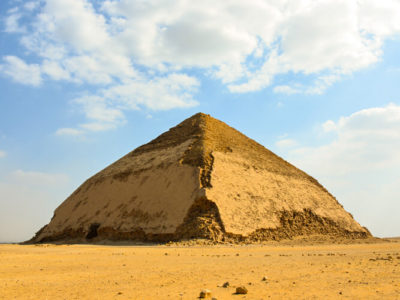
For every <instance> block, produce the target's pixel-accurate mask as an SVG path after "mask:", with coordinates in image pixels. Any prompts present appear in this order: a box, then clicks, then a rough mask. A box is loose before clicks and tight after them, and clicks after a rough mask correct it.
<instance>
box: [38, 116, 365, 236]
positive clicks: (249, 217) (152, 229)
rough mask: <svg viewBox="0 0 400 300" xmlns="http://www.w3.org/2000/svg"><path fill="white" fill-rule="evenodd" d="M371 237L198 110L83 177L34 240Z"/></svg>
mask: <svg viewBox="0 0 400 300" xmlns="http://www.w3.org/2000/svg"><path fill="white" fill-rule="evenodd" d="M311 235H330V236H332V235H333V236H340V237H346V238H366V237H370V236H371V234H370V233H369V231H368V230H367V229H366V228H364V227H362V226H360V225H359V224H358V223H357V222H356V221H355V220H354V219H353V217H352V216H351V214H349V213H348V212H346V211H345V210H344V208H343V207H342V206H341V205H340V204H339V203H338V201H337V200H336V199H335V198H334V197H333V196H332V195H331V194H330V193H329V192H328V191H327V190H326V189H325V188H324V187H323V186H322V185H320V184H319V183H318V182H317V181H316V180H315V179H314V178H312V177H311V176H309V175H307V174H306V173H304V172H303V171H301V170H299V169H297V168H296V167H294V166H293V165H291V164H290V163H288V162H286V161H285V160H283V159H282V158H280V157H279V156H277V155H275V154H274V153H272V152H271V151H269V150H268V149H266V148H265V147H263V146H262V145H260V144H258V143H257V142H255V141H254V140H252V139H250V138H248V137H246V136H245V135H243V134H242V133H240V132H239V131H237V130H235V129H233V128H232V127H230V126H228V125H227V124H225V123H223V122H221V121H219V120H217V119H214V118H212V117H211V116H209V115H205V114H203V113H198V114H196V115H194V116H192V117H190V118H188V119H186V120H184V121H183V122H182V123H180V124H178V125H177V126H175V127H173V128H171V129H170V130H169V131H167V132H165V133H163V134H161V135H160V136H159V137H157V138H156V139H154V140H152V141H151V142H149V143H148V144H145V145H143V146H140V147H138V148H136V149H135V150H133V151H132V152H130V153H128V154H127V155H125V156H124V157H122V158H121V159H119V160H117V161H116V162H114V163H113V164H111V165H109V166H108V167H106V168H105V169H103V170H102V171H100V172H99V173H97V174H95V175H94V176H93V177H91V178H89V179H88V180H87V181H85V182H84V183H83V184H82V185H81V186H80V187H79V188H78V189H77V190H76V191H74V192H73V193H72V195H71V196H69V197H68V198H67V199H66V200H65V201H64V202H63V203H62V204H61V205H60V206H59V207H58V208H57V209H56V210H55V212H54V216H53V218H52V219H51V221H50V223H49V224H48V225H46V226H44V227H43V228H42V229H41V230H39V231H38V232H37V233H36V235H35V236H34V237H33V238H32V239H31V242H55V241H59V242H66V243H68V242H88V241H89V242H99V241H120V240H129V241H150V242H166V241H173V240H185V239H195V238H205V239H210V240H213V241H233V242H235V241H249V242H254V241H263V240H279V239H284V238H293V237H296V236H311Z"/></svg>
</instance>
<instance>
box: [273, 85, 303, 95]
mask: <svg viewBox="0 0 400 300" xmlns="http://www.w3.org/2000/svg"><path fill="white" fill-rule="evenodd" d="M300 92H301V91H300V90H299V89H298V88H295V87H293V86H289V85H277V86H275V87H274V93H277V94H286V95H292V94H298V93H300Z"/></svg>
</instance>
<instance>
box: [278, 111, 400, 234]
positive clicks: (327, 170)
mask: <svg viewBox="0 0 400 300" xmlns="http://www.w3.org/2000/svg"><path fill="white" fill-rule="evenodd" d="M321 127H322V129H323V131H324V132H329V134H331V135H332V134H334V136H333V139H332V140H331V141H330V142H329V143H326V144H324V145H320V146H316V147H300V146H298V147H296V148H295V149H290V150H288V151H287V153H286V155H284V156H285V157H286V158H287V159H288V160H289V161H291V162H293V163H294V164H295V165H296V166H298V167H300V168H301V169H303V170H305V171H306V172H308V173H309V174H311V175H312V176H315V177H316V178H317V179H318V180H320V181H321V182H322V183H323V184H324V185H325V186H326V187H327V188H328V190H330V191H331V192H332V193H333V194H334V195H335V196H337V197H338V200H339V201H340V202H341V203H343V204H344V206H345V207H346V208H348V209H349V210H350V211H351V212H352V213H353V214H354V215H355V216H356V219H358V220H359V221H360V222H361V223H362V224H364V225H367V227H370V229H371V230H372V231H373V233H375V234H378V235H381V236H385V235H386V236H387V235H394V234H397V235H398V234H399V232H398V231H397V232H396V228H400V223H399V221H398V217H397V211H399V210H400V204H399V202H398V199H399V197H400V192H399V189H398V186H399V185H398V184H399V178H400V175H399V174H400V173H399V170H400V154H399V149H400V106H399V105H396V104H389V105H387V106H386V107H375V108H369V109H364V110H360V111H358V112H355V113H353V114H351V115H349V116H344V117H341V118H340V119H339V120H338V121H332V120H330V121H327V122H325V123H324V124H323V125H322V126H321ZM377 214H381V215H380V216H379V215H377Z"/></svg>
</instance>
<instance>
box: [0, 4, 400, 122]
mask: <svg viewBox="0 0 400 300" xmlns="http://www.w3.org/2000/svg"><path fill="white" fill-rule="evenodd" d="M34 3H36V4H34ZM24 15H26V16H29V17H30V19H31V20H33V21H32V22H30V23H29V24H27V25H26V28H25V30H27V32H26V33H23V32H22V31H21V30H17V28H20V25H19V19H21V18H22V17H23V16H24ZM398 15H400V4H399V2H398V1H394V0H382V1H373V0H361V1H355V0H353V1H347V0H324V1H314V0H307V1H301V2H299V1H289V0H287V1H272V0H271V1H269V0H264V1H262V0H260V1H247V2H244V1H239V0H227V1H223V2H218V3H216V2H215V1H211V0H204V1H200V2H193V1H189V0H180V1H175V0H165V1H161V2H160V1H155V0H150V1H145V2H143V1H136V0H133V1H130V0H118V1H117V0H107V1H104V2H102V3H101V4H100V5H96V6H95V5H93V4H92V2H90V1H89V0H76V1H69V0H46V1H43V2H42V3H41V5H37V2H32V3H31V2H28V3H26V4H25V5H24V7H23V8H21V9H18V8H17V9H14V10H12V11H9V12H8V15H7V18H9V23H8V24H9V25H6V28H8V29H9V30H8V32H10V33H17V31H18V34H20V35H21V38H20V42H21V45H22V46H23V47H24V48H25V50H27V51H29V53H30V54H32V55H33V56H36V61H35V62H34V63H25V62H24V61H23V60H22V59H21V58H17V57H15V56H6V57H5V58H3V60H5V61H6V60H9V58H10V57H13V58H12V60H13V61H12V62H9V63H7V62H6V64H3V65H2V66H1V69H0V72H2V73H3V74H5V75H7V76H10V77H11V78H13V79H14V80H16V81H18V82H21V83H25V84H31V85H39V84H40V83H41V81H42V80H58V81H60V80H64V81H69V82H73V83H75V84H80V85H85V86H86V85H89V86H90V89H89V88H88V90H91V91H93V90H94V89H93V88H95V89H97V90H95V92H92V95H91V96H93V97H92V98H90V99H94V100H93V101H94V102H95V103H94V104H93V106H96V105H97V102H98V101H97V100H96V97H108V98H107V99H106V100H105V101H106V102H107V106H106V107H107V109H110V111H114V112H115V110H118V111H121V112H122V113H123V112H124V111H125V110H129V109H138V108H139V109H140V108H143V107H144V108H147V109H150V110H154V109H171V108H176V107H187V106H192V105H195V104H196V101H195V100H194V97H195V94H196V91H197V88H196V87H198V86H199V84H200V81H199V79H198V78H194V76H193V75H191V74H203V76H209V77H210V78H213V79H215V80H220V81H221V82H222V83H223V84H225V85H226V87H227V89H228V90H229V91H230V92H232V93H248V92H252V91H257V90H261V89H264V88H267V87H272V88H273V90H274V92H276V93H285V94H297V93H305V94H321V93H323V92H324V91H325V90H326V89H327V88H329V87H330V86H332V85H333V84H334V83H335V82H336V81H338V80H341V79H343V78H345V77H346V76H348V75H349V74H352V73H353V72H356V71H358V70H360V69H362V68H366V67H368V66H370V65H371V64H374V63H376V62H377V61H379V59H380V58H381V56H382V45H383V43H384V41H385V39H387V38H390V37H392V36H394V35H398V34H399V33H400V19H399V18H398ZM12 66H14V67H15V69H17V70H21V69H22V70H27V71H26V72H25V71H24V72H17V74H19V75H15V73H14V72H12V71H13V70H12V71H11V67H12ZM193 71H196V72H193ZM26 73H29V74H30V75H33V76H26V77H22V74H26ZM287 74H289V75H291V76H292V77H293V80H292V82H291V83H290V84H288V83H283V84H282V83H281V84H277V85H274V84H275V83H274V79H275V78H276V77H277V76H279V75H287ZM177 78H179V79H177ZM183 78H186V79H183ZM177 80H179V82H180V83H179V84H178V85H179V86H180V88H178V89H176V88H170V86H175V85H176V84H177V83H176V82H177ZM183 81H186V82H190V84H188V85H186V86H185V84H184V83H183ZM304 82H308V83H307V84H306V83H304ZM119 90H123V92H119ZM157 91H158V92H157ZM127 93H130V95H129V96H127ZM88 99H89V98H88ZM74 103H75V104H78V105H79V102H76V101H75V102H74ZM86 107H87V105H86V102H85V104H84V105H83V106H82V109H83V110H84V113H85V114H87V109H86ZM89 121H90V120H89ZM88 124H92V122H91V121H90V122H89V123H88ZM93 124H95V125H93ZM93 124H92V125H87V126H86V125H85V126H86V127H88V128H89V127H90V128H98V129H100V128H113V126H111V125H110V124H108V125H107V124H104V126H100V123H98V122H96V123H93ZM114 124H115V123H114ZM119 124H123V122H120V123H119ZM117 126H118V124H117Z"/></svg>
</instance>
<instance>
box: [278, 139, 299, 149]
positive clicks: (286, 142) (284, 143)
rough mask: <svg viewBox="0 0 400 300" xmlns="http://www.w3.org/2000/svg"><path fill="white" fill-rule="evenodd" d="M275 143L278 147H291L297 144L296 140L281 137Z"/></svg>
mask: <svg viewBox="0 0 400 300" xmlns="http://www.w3.org/2000/svg"><path fill="white" fill-rule="evenodd" d="M275 145H276V146H277V147H279V148H292V147H294V146H296V145H297V142H296V141H295V140H293V139H281V140H278V141H277V142H276V143H275Z"/></svg>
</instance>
